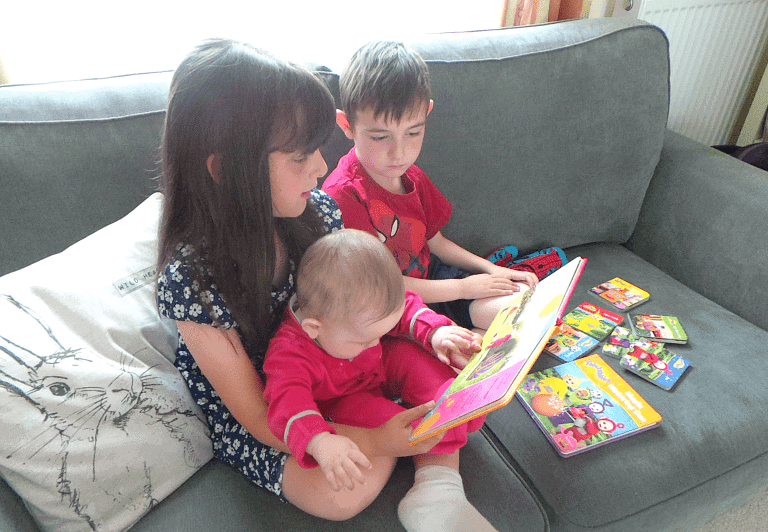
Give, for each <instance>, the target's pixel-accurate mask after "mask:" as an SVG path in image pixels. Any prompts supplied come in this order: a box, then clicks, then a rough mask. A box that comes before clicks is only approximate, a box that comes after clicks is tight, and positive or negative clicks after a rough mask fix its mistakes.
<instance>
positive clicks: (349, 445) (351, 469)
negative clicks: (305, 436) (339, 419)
mask: <svg viewBox="0 0 768 532" xmlns="http://www.w3.org/2000/svg"><path fill="white" fill-rule="evenodd" d="M307 452H308V453H309V454H311V455H312V456H313V457H314V459H315V460H317V463H318V464H319V465H320V469H321V470H322V471H323V474H324V475H325V479H326V480H327V481H328V484H330V485H331V488H332V489H333V491H339V489H340V488H341V486H342V485H344V486H346V487H347V488H348V489H354V487H355V483H354V481H353V480H352V477H354V478H355V479H356V480H357V481H358V482H359V483H360V484H364V483H365V476H364V475H363V473H362V472H361V471H360V469H359V468H358V467H357V465H356V464H359V465H361V466H363V467H364V468H366V469H370V468H371V462H369V461H368V458H366V457H365V455H364V454H363V453H361V452H360V449H359V448H358V447H357V444H356V443H355V442H353V441H352V440H350V439H349V438H347V437H346V436H340V435H338V434H331V433H330V432H321V433H320V434H317V435H315V436H314V437H313V438H312V439H311V440H309V444H308V445H307Z"/></svg>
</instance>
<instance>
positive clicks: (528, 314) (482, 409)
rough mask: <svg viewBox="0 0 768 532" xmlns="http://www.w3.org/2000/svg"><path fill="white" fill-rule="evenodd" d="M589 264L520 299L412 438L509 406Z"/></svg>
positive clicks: (570, 267)
mask: <svg viewBox="0 0 768 532" xmlns="http://www.w3.org/2000/svg"><path fill="white" fill-rule="evenodd" d="M586 262H587V260H586V259H583V258H581V257H578V258H575V259H573V260H572V261H570V262H569V263H568V264H566V265H565V266H563V267H562V268H560V269H559V270H557V271H556V272H555V273H553V274H552V275H550V276H549V277H547V278H546V279H544V280H542V281H541V282H540V283H539V284H538V285H536V287H535V288H532V289H529V290H526V291H525V292H523V293H520V294H518V296H517V297H515V298H514V299H513V300H512V302H511V303H510V304H509V305H507V306H506V307H504V308H502V309H501V310H500V311H499V313H498V314H497V315H496V318H494V320H493V322H492V323H491V326H490V327H489V328H488V331H487V332H486V333H485V336H483V342H482V346H481V349H480V351H479V352H478V353H477V354H476V355H475V356H474V357H472V360H471V361H470V362H469V364H467V367H465V368H464V369H463V370H462V371H461V373H460V374H459V375H457V376H456V378H455V379H454V380H453V381H451V382H450V384H449V385H448V387H447V388H446V390H445V391H444V392H443V394H442V395H441V396H440V398H439V399H437V401H436V403H435V406H434V408H433V409H432V410H430V411H429V412H428V413H427V415H426V416H424V418H423V419H422V421H421V423H420V424H419V425H418V426H417V427H416V428H415V429H414V431H413V434H411V437H410V441H411V443H416V442H418V441H421V440H424V439H426V438H429V437H431V436H434V435H435V434H438V433H440V432H443V431H445V430H448V429H449V428H451V427H454V426H456V425H460V424H461V423H465V422H467V421H469V420H470V419H473V418H476V417H478V416H481V415H483V414H486V413H488V412H490V411H491V410H495V409H497V408H501V407H502V406H504V405H506V404H507V403H509V402H510V401H511V400H512V398H513V397H514V395H515V391H516V390H517V387H518V386H519V385H520V383H521V382H522V380H523V379H524V378H525V376H526V374H527V373H528V371H529V370H530V369H531V366H532V365H533V363H534V362H535V361H536V359H537V358H538V356H539V354H540V353H541V351H542V349H544V346H545V345H546V343H547V340H549V338H550V336H551V335H552V331H553V329H554V328H555V325H556V324H557V322H558V320H559V319H560V317H561V316H562V314H563V310H564V309H565V306H566V305H567V303H568V300H569V299H570V297H571V294H573V290H574V289H575V288H576V284H577V283H578V281H579V277H580V276H581V272H582V271H583V270H584V266H585V265H586Z"/></svg>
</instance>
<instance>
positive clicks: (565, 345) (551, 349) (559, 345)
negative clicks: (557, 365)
mask: <svg viewBox="0 0 768 532" xmlns="http://www.w3.org/2000/svg"><path fill="white" fill-rule="evenodd" d="M599 343H600V342H598V341H597V340H596V339H594V338H592V337H591V336H590V335H588V334H587V333H585V332H581V331H578V330H576V329H574V328H573V327H571V326H570V325H568V324H567V323H561V324H560V325H558V326H557V327H555V330H554V332H553V333H552V337H551V338H550V339H549V340H548V341H547V345H546V346H544V352H545V353H547V354H548V355H552V356H553V357H555V358H557V359H558V360H561V361H563V362H570V361H571V360H576V359H577V358H579V357H580V356H582V355H586V354H587V353H589V352H590V351H592V349H594V348H595V347H596V346H597V345H598V344H599Z"/></svg>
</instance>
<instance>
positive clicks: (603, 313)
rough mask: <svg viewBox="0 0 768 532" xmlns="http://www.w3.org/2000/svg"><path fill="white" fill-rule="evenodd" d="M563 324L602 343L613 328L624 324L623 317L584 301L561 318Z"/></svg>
mask: <svg viewBox="0 0 768 532" xmlns="http://www.w3.org/2000/svg"><path fill="white" fill-rule="evenodd" d="M563 322H564V323H565V324H567V325H570V326H571V327H573V328H574V329H578V330H579V331H581V332H585V333H587V334H588V335H590V336H591V337H592V338H594V339H596V340H598V341H602V340H605V338H606V337H607V336H608V335H609V334H611V331H613V328H614V327H616V326H617V325H620V324H622V323H623V322H624V316H621V315H619V314H616V313H615V312H611V311H610V310H606V309H604V308H602V307H598V306H597V305H594V304H592V303H590V302H588V301H584V302H583V303H581V304H580V305H579V306H578V307H576V308H575V309H573V310H572V311H570V312H569V313H568V314H566V315H565V316H563Z"/></svg>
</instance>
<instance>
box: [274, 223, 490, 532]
mask: <svg viewBox="0 0 768 532" xmlns="http://www.w3.org/2000/svg"><path fill="white" fill-rule="evenodd" d="M479 347H480V338H479V336H478V335H477V334H476V333H473V332H471V331H468V330H466V329H463V328H461V327H457V326H455V325H454V324H453V322H452V321H451V320H450V319H448V318H446V317H445V316H441V315H440V314H437V313H435V312H433V311H431V310H430V309H429V308H427V307H426V306H425V305H424V304H423V303H422V302H421V299H420V298H419V296H418V295H416V294H414V293H412V292H406V290H405V288H404V283H403V276H402V274H401V273H400V270H399V268H398V267H397V264H396V263H395V261H394V259H393V258H392V255H391V254H390V253H389V252H388V251H387V249H386V248H385V247H384V246H383V245H382V244H381V243H380V242H379V241H378V240H377V239H376V238H374V237H373V236H371V235H369V234H367V233H365V232H363V231H357V230H354V229H344V230H342V231H339V232H336V233H331V234H328V235H326V236H324V237H323V238H321V239H320V240H318V241H317V242H315V243H314V244H313V245H312V246H310V248H309V249H308V250H307V252H306V253H305V255H304V257H303V258H302V261H301V264H300V266H299V270H298V274H297V290H296V295H295V296H294V298H293V299H292V300H291V302H290V304H289V307H288V310H287V311H286V314H285V317H284V320H283V323H282V324H281V325H280V327H279V328H278V331H277V333H276V335H275V337H274V338H273V339H272V341H271V342H270V345H269V349H268V350H267V354H266V359H265V362H264V372H265V374H266V387H265V390H264V397H265V399H266V400H267V403H268V405H269V407H268V413H267V417H268V422H269V426H270V429H271V430H272V432H273V433H274V434H275V435H276V436H277V437H278V438H281V439H283V440H284V441H285V443H286V445H288V447H289V449H290V450H291V453H292V454H293V455H294V456H295V457H296V459H297V460H298V462H299V464H300V465H301V466H302V467H314V466H317V465H319V466H320V468H321V469H322V471H323V474H324V475H325V477H326V479H327V480H328V482H329V483H330V484H331V486H332V487H333V488H334V489H339V486H340V485H344V486H346V487H347V488H349V489H352V487H353V486H354V480H357V481H358V482H363V481H364V475H363V473H362V472H361V471H360V467H358V466H362V467H363V468H367V467H370V463H369V461H368V459H367V458H366V457H365V456H364V455H363V454H362V453H361V452H360V451H359V449H358V448H357V446H356V445H355V444H354V442H352V441H351V440H349V439H348V438H346V437H344V436H341V435H338V434H336V433H335V431H334V430H333V427H332V426H331V425H330V424H329V423H328V422H327V421H326V418H330V419H332V420H333V421H334V422H338V423H343V424H349V425H356V426H364V427H377V426H380V425H381V424H383V423H384V422H385V421H387V420H388V419H389V418H391V417H392V416H394V415H395V414H397V413H399V412H401V411H402V410H403V408H404V407H402V406H400V405H398V404H396V403H395V402H393V401H391V400H389V399H387V396H389V397H401V398H402V400H403V401H404V402H406V403H408V404H411V405H419V404H423V403H426V402H429V401H431V400H433V399H436V398H437V393H438V391H439V390H440V388H442V387H443V386H445V385H446V383H448V382H449V381H450V380H451V379H452V378H453V377H455V376H456V373H455V371H454V370H453V369H452V368H451V367H450V366H449V365H448V364H449V363H453V364H454V365H455V366H457V367H459V368H461V367H464V366H465V365H466V364H467V362H468V360H469V357H470V356H471V354H472V353H474V352H475V351H477V350H478V349H479ZM431 353H434V355H432V354H431ZM483 421H484V418H483V417H480V418H476V419H474V420H472V421H470V422H468V423H466V424H464V425H461V426H458V427H455V428H453V429H450V430H449V431H448V432H447V433H446V435H445V436H444V437H443V439H442V440H441V441H440V442H439V443H438V444H437V445H435V446H434V447H433V448H432V449H431V450H430V451H429V453H428V454H426V455H420V456H415V457H414V463H415V465H416V470H417V472H416V479H417V481H416V483H415V485H414V487H413V488H412V489H411V491H409V493H408V494H407V495H406V497H405V498H404V499H403V501H402V502H401V503H400V507H399V510H398V514H399V515H400V517H401V521H402V522H403V524H404V526H405V527H406V529H407V530H409V531H417V530H419V531H420V530H494V529H493V528H492V527H491V526H490V525H489V524H488V522H487V521H486V520H485V519H484V518H483V517H482V516H481V515H480V514H479V513H478V512H477V510H475V508H474V507H473V506H472V505H471V504H470V503H469V502H468V501H467V500H466V497H465V495H464V490H463V486H462V481H461V476H460V475H459V472H458V463H459V461H458V455H459V451H458V450H459V448H460V447H462V446H463V445H464V444H465V443H466V442H467V436H468V433H469V432H472V431H476V430H478V429H479V428H480V427H481V426H482V424H483ZM419 481H421V484H420V483H419ZM446 505H447V507H448V508H451V511H447V509H446ZM468 526H469V528H467V527H468Z"/></svg>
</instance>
